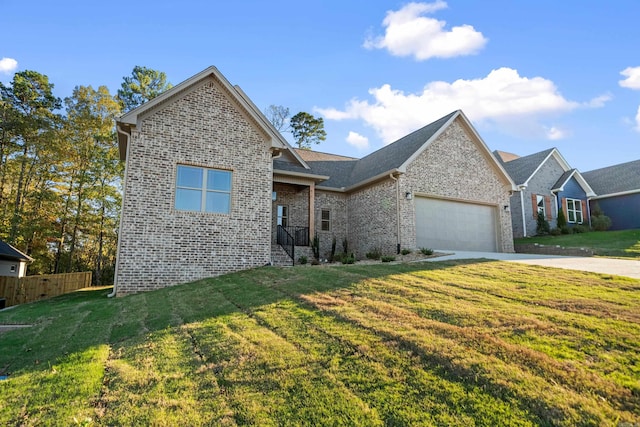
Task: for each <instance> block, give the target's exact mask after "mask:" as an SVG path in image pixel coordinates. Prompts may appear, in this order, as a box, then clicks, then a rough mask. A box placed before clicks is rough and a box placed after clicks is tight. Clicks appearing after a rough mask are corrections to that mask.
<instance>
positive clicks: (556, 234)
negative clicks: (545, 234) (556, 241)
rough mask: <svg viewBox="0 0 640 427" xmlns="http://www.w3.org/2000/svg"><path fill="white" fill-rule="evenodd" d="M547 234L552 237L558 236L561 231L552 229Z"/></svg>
mask: <svg viewBox="0 0 640 427" xmlns="http://www.w3.org/2000/svg"><path fill="white" fill-rule="evenodd" d="M549 234H551V235H552V236H559V235H560V234H562V230H560V229H559V228H552V229H551V231H549Z"/></svg>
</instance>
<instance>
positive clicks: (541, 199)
mask: <svg viewBox="0 0 640 427" xmlns="http://www.w3.org/2000/svg"><path fill="white" fill-rule="evenodd" d="M537 201H538V207H539V208H540V209H544V197H542V196H537Z"/></svg>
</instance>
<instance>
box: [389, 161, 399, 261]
mask: <svg viewBox="0 0 640 427" xmlns="http://www.w3.org/2000/svg"><path fill="white" fill-rule="evenodd" d="M389 178H391V179H392V180H394V181H395V182H396V252H397V253H398V254H399V253H400V182H399V180H398V178H397V177H395V176H393V174H389Z"/></svg>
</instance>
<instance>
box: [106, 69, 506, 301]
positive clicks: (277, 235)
mask: <svg viewBox="0 0 640 427" xmlns="http://www.w3.org/2000/svg"><path fill="white" fill-rule="evenodd" d="M116 124H117V129H118V137H119V147H120V156H121V158H122V159H123V160H126V167H125V181H124V196H123V206H122V216H121V224H120V235H119V242H118V258H117V265H116V285H115V291H114V292H115V293H116V294H118V295H123V294H128V293H133V292H139V291H145V290H150V289H157V288H161V287H165V286H170V285H173V284H177V283H183V282H187V281H191V280H196V279H200V278H204V277H211V276H216V275H220V274H224V273H228V272H232V271H237V270H241V269H247V268H252V267H257V266H263V265H266V264H269V263H271V262H272V257H273V256H275V255H276V253H277V252H279V251H281V250H282V249H281V246H285V247H286V246H287V244H286V242H293V243H294V244H295V246H294V247H295V248H296V249H297V250H298V252H297V253H305V251H306V253H308V245H309V241H310V240H311V239H312V237H313V236H315V235H317V236H318V238H319V240H320V250H321V257H325V256H326V254H327V253H328V251H329V250H330V246H331V241H332V240H333V238H334V237H335V238H336V240H337V241H338V242H339V243H338V246H339V247H341V242H342V241H343V239H346V240H347V242H348V244H349V251H350V252H351V251H353V252H354V253H355V255H356V256H357V257H358V258H362V257H364V254H365V253H366V252H368V251H370V250H372V249H379V250H380V251H382V252H383V253H389V254H395V253H396V252H397V251H398V250H399V249H400V248H409V249H416V248H419V247H430V248H435V249H469V250H474V249H475V250H495V251H504V252H511V251H513V241H512V231H511V217H510V214H509V197H510V194H511V192H513V191H515V190H516V188H515V186H514V183H513V181H512V180H511V179H510V177H509V176H508V174H507V173H506V172H505V170H504V168H503V166H502V165H501V164H500V162H499V161H497V160H496V158H495V157H494V156H493V155H492V154H491V152H490V151H489V149H488V148H487V146H486V144H485V143H484V142H483V141H482V139H481V138H480V136H479V135H478V134H477V132H476V131H475V129H474V128H473V126H472V125H471V123H470V122H469V120H468V119H467V118H466V117H465V115H464V114H463V113H462V112H461V111H455V112H453V113H451V114H449V115H447V116H445V117H443V118H441V119H439V120H437V121H435V122H433V123H431V124H429V125H427V126H425V127H424V128H422V129H419V130H417V131H415V132H413V133H411V134H409V135H407V136H405V137H403V138H401V139H400V140H398V141H396V142H394V143H392V144H390V145H387V146H386V147H384V148H382V149H380V150H378V151H376V152H373V153H371V154H369V155H368V156H366V157H364V158H362V159H355V158H351V157H344V156H337V155H332V154H326V153H318V152H313V151H305V150H295V149H293V148H292V147H291V146H290V145H289V144H288V143H287V141H286V140H285V139H284V138H283V137H282V136H281V135H280V134H279V133H278V132H277V131H276V130H275V129H274V128H273V126H272V125H271V124H270V123H269V122H268V120H267V119H266V118H265V117H264V116H263V115H262V113H261V112H260V110H259V109H258V108H257V107H256V106H255V105H254V104H253V103H252V102H251V100H250V99H249V98H248V97H247V96H246V95H245V94H244V92H242V90H241V89H240V88H239V87H237V86H233V85H231V84H230V83H229V82H228V81H227V79H226V78H225V77H224V76H223V75H222V74H221V73H220V72H219V71H218V70H217V69H216V68H215V67H210V68H207V69H206V70H204V71H202V72H201V73H199V74H197V75H195V76H193V77H191V78H190V79H188V80H186V81H185V82H183V83H181V84H179V85H177V86H175V87H173V88H172V89H170V90H169V91H167V92H165V93H163V94H162V95H160V96H159V97H157V98H155V99H153V100H152V101H149V102H147V103H146V104H144V105H142V106H141V107H139V108H137V109H135V110H133V111H130V112H129V113H127V114H125V115H123V116H122V117H120V118H119V119H118V120H117V123H116ZM278 242H280V243H281V245H279V244H278ZM305 248H306V249H305ZM294 258H295V256H294Z"/></svg>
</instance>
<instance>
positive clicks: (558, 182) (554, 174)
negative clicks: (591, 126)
mask: <svg viewBox="0 0 640 427" xmlns="http://www.w3.org/2000/svg"><path fill="white" fill-rule="evenodd" d="M494 155H495V156H496V158H497V159H498V160H499V161H500V162H501V163H502V165H503V167H504V169H505V170H506V171H507V172H508V173H509V175H510V176H511V178H512V179H513V181H514V182H515V184H516V186H517V188H518V191H516V192H515V193H513V195H512V196H511V203H510V204H511V218H512V224H513V236H514V237H516V238H519V237H527V236H534V235H535V234H536V225H537V217H538V215H539V214H542V215H544V216H545V219H546V220H547V221H548V222H549V226H550V227H551V228H555V227H556V225H557V219H558V212H559V210H560V209H562V211H563V213H564V216H565V218H566V220H567V226H569V227H573V226H575V225H578V224H583V223H584V224H589V218H590V213H589V205H588V200H589V198H591V197H593V196H595V193H594V191H593V189H592V188H591V187H590V186H589V184H588V183H587V181H586V180H585V178H584V177H583V176H582V174H580V172H579V171H578V170H577V169H573V168H571V166H569V163H567V161H566V160H565V159H564V157H562V155H561V154H560V152H559V151H558V149H557V148H550V149H548V150H544V151H540V152H538V153H534V154H530V155H528V156H523V157H520V156H518V155H515V154H512V153H507V152H504V151H497V150H496V151H494Z"/></svg>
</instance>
